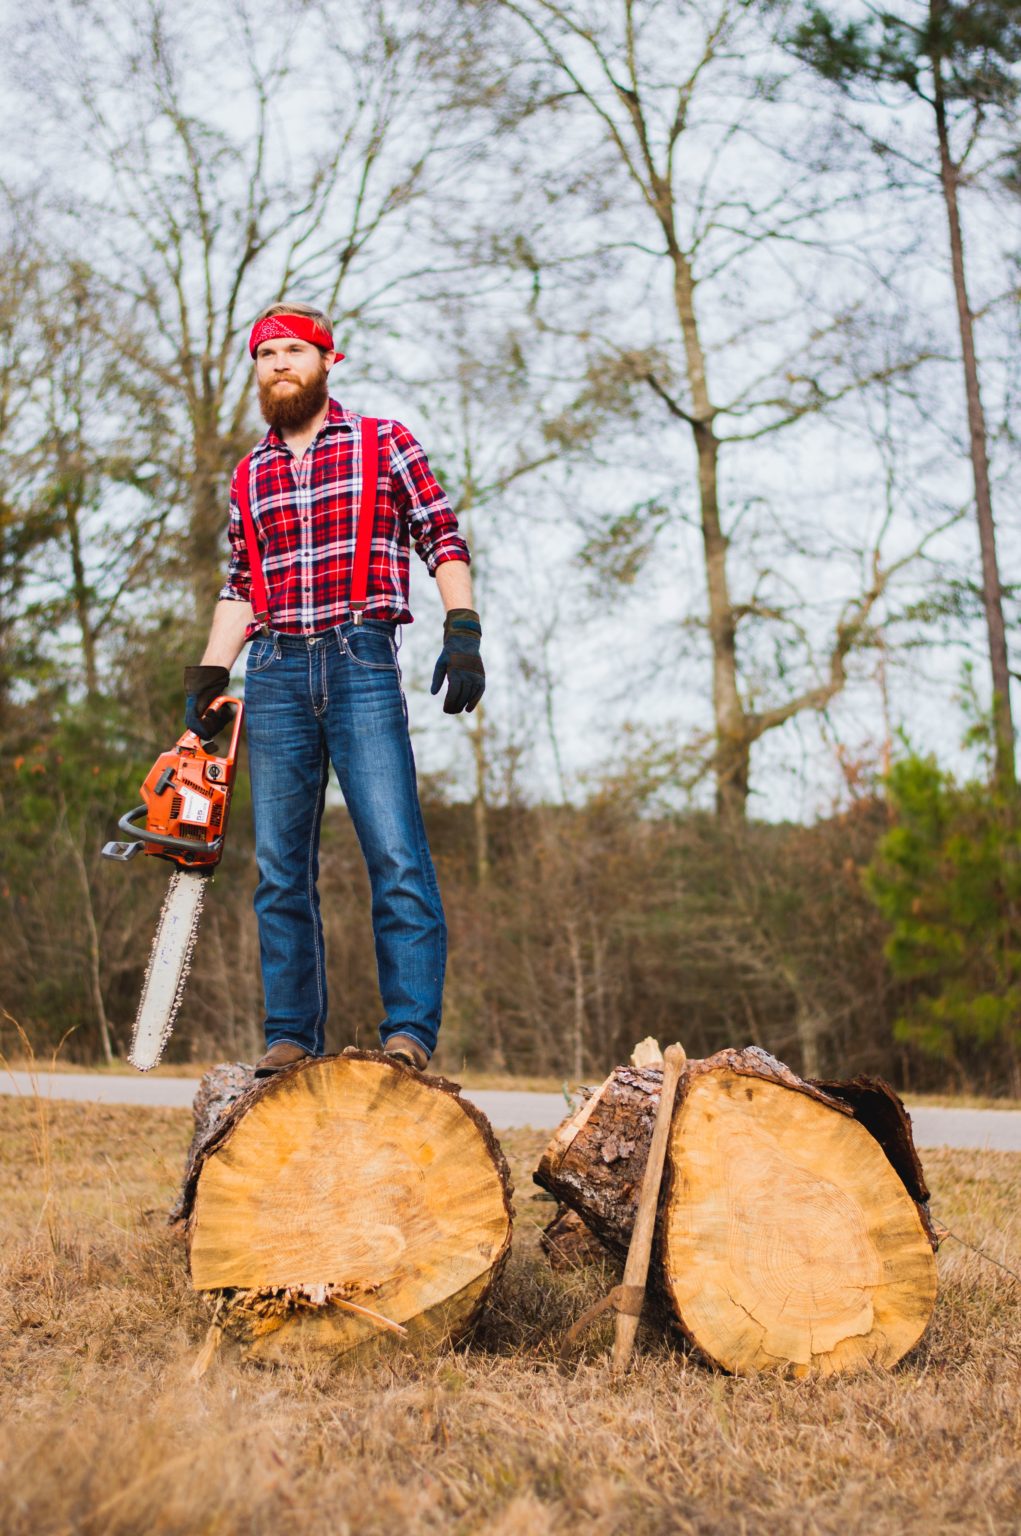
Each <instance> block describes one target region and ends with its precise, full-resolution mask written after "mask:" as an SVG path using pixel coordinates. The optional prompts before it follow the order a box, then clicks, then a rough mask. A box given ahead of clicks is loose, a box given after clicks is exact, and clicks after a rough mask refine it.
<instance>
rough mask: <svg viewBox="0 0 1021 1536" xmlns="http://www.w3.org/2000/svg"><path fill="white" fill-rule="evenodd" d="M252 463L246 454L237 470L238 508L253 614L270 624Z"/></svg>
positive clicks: (258, 622)
mask: <svg viewBox="0 0 1021 1536" xmlns="http://www.w3.org/2000/svg"><path fill="white" fill-rule="evenodd" d="M251 462H252V455H251V454H250V453H246V454H245V456H244V458H243V459H242V460H241V463H240V464H239V465H238V468H237V491H238V507H239V508H240V510H241V526H242V528H243V529H244V531H245V543H246V544H247V545H248V568H249V571H250V572H251V577H252V614H253V616H254V618H255V622H256V624H268V622H269V601H268V599H267V597H266V583H265V581H264V580H263V578H262V558H261V556H260V554H259V541H258V539H257V538H256V537H255V524H254V523H253V522H252V494H251V487H250V485H249V474H248V471H249V467H250V465H251Z"/></svg>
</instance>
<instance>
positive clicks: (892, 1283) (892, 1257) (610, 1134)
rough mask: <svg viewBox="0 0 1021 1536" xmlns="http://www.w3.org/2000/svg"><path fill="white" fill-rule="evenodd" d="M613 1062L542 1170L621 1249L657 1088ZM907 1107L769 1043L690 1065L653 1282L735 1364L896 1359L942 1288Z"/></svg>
mask: <svg viewBox="0 0 1021 1536" xmlns="http://www.w3.org/2000/svg"><path fill="white" fill-rule="evenodd" d="M660 1080H661V1074H660V1072H659V1071H658V1070H655V1069H651V1068H646V1069H634V1068H627V1067H622V1068H618V1069H617V1070H616V1071H615V1072H614V1073H612V1074H611V1076H610V1077H609V1078H608V1079H607V1080H606V1082H605V1083H604V1084H603V1085H602V1086H601V1088H600V1089H599V1090H598V1092H597V1093H596V1094H595V1095H594V1096H593V1098H592V1099H590V1100H589V1101H588V1103H586V1104H585V1106H584V1107H583V1109H582V1111H581V1112H580V1113H579V1114H578V1115H577V1116H576V1117H575V1119H574V1122H573V1124H572V1123H571V1122H568V1124H566V1125H565V1126H562V1127H561V1128H560V1130H559V1131H558V1132H557V1134H556V1135H555V1136H554V1138H553V1140H552V1141H551V1143H550V1145H549V1147H548V1148H547V1149H546V1152H545V1153H544V1154H543V1158H542V1160H541V1162H540V1164H539V1168H538V1171H537V1172H536V1175H535V1177H536V1181H537V1182H538V1183H539V1184H541V1185H543V1186H544V1187H545V1188H547V1189H549V1190H550V1191H551V1192H552V1193H553V1194H555V1195H556V1196H557V1198H558V1199H559V1200H561V1201H563V1202H564V1203H565V1204H566V1205H569V1206H570V1207H572V1208H573V1209H574V1210H576V1211H577V1212H578V1214H579V1215H580V1216H581V1217H582V1218H583V1219H584V1220H585V1222H586V1223H587V1224H588V1225H589V1226H590V1227H591V1228H592V1230H593V1231H595V1232H596V1233H597V1234H598V1235H599V1236H600V1237H601V1238H602V1240H603V1241H604V1242H606V1243H607V1244H608V1246H610V1247H611V1248H614V1249H615V1250H616V1251H618V1252H624V1251H625V1250H626V1247H627V1243H628V1239H629V1236H630V1232H631V1229H632V1226H633V1224H634V1219H635V1207H636V1201H637V1192H638V1188H639V1186H640V1182H641V1176H642V1170H643V1168H644V1164H645V1159H646V1156H647V1153H648V1147H649V1141H650V1137H651V1132H652V1123H653V1118H654V1114H655V1108H656V1104H657V1101H658V1096H659V1083H660ZM927 1199H928V1191H927V1189H926V1188H925V1183H924V1178H923V1176H922V1172H921V1166H920V1164H919V1162H918V1158H917V1154H916V1153H915V1151H914V1147H913V1145H912V1143H911V1134H910V1121H909V1120H908V1117H907V1115H906V1113H905V1112H904V1109H903V1106H902V1105H901V1104H900V1101H899V1100H898V1099H897V1097H896V1095H895V1094H893V1093H892V1091H891V1090H890V1089H889V1088H887V1086H886V1085H885V1084H883V1083H881V1082H879V1081H878V1080H866V1079H856V1080H855V1082H854V1083H853V1084H845V1085H842V1084H827V1085H826V1086H825V1089H824V1088H823V1087H822V1086H821V1085H815V1084H812V1083H807V1082H804V1081H802V1080H801V1079H800V1078H797V1077H795V1075H794V1074H793V1073H792V1072H790V1071H789V1070H788V1069H787V1068H786V1067H784V1066H783V1065H782V1064H781V1063H780V1062H777V1061H775V1060H774V1059H773V1058H772V1057H770V1056H768V1055H767V1054H766V1053H765V1052H764V1051H760V1050H758V1049H756V1048H749V1049H747V1050H743V1051H721V1052H719V1053H717V1055H715V1056H711V1057H709V1058H707V1059H706V1060H705V1061H695V1062H689V1063H688V1064H687V1066H686V1067H685V1069H684V1073H683V1076H682V1080H681V1083H680V1086H679V1088H678V1093H677V1103H676V1106H675V1110H674V1116H673V1122H672V1126H671V1132H670V1142H669V1149H668V1157H667V1171H666V1176H665V1179H664V1183H663V1189H662V1193H661V1199H660V1208H659V1221H658V1228H657V1241H656V1250H655V1255H654V1265H653V1270H652V1272H651V1275H650V1282H651V1281H652V1280H653V1279H654V1280H655V1282H656V1285H657V1288H658V1291H659V1295H660V1298H661V1300H662V1301H663V1302H664V1304H665V1305H666V1307H667V1308H668V1309H669V1311H672V1312H673V1314H674V1315H675V1316H676V1318H677V1319H678V1321H679V1323H680V1325H681V1327H682V1328H683V1330H684V1332H685V1333H686V1334H687V1336H688V1338H689V1339H690V1340H691V1341H692V1342H693V1343H695V1344H696V1345H697V1346H698V1347H699V1348H700V1349H701V1351H702V1352H703V1353H704V1354H705V1355H706V1356H707V1357H708V1358H709V1359H710V1360H712V1361H714V1362H715V1363H717V1364H719V1365H722V1366H724V1367H725V1368H726V1369H727V1370H730V1371H734V1372H749V1373H750V1372H756V1371H761V1370H767V1369H776V1368H782V1369H790V1370H793V1371H794V1372H795V1374H804V1373H806V1372H807V1371H809V1370H817V1371H820V1372H824V1373H826V1372H834V1371H842V1370H853V1369H857V1368H860V1367H862V1366H863V1365H865V1364H867V1363H869V1362H874V1363H876V1364H881V1365H887V1366H889V1365H893V1364H895V1363H896V1362H897V1361H898V1360H900V1359H901V1358H902V1357H903V1356H904V1355H905V1354H906V1353H907V1351H908V1350H909V1349H911V1348H912V1347H913V1346H914V1345H915V1344H916V1343H917V1342H918V1340H919V1339H920V1338H921V1335H922V1333H923V1332H924V1330H925V1327H926V1325H927V1323H928V1321H929V1318H930V1317H931V1314H932V1309H933V1305H934V1303H935V1296H936V1269H935V1262H934V1258H933V1247H934V1243H933V1239H932V1226H931V1223H930V1221H929V1217H928V1210H927V1204H926V1202H927Z"/></svg>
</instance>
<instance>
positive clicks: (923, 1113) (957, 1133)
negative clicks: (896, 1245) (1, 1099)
mask: <svg viewBox="0 0 1021 1536" xmlns="http://www.w3.org/2000/svg"><path fill="white" fill-rule="evenodd" d="M197 1082H198V1079H197V1078H194V1077H141V1076H139V1077H107V1076H105V1075H104V1074H101V1073H91V1072H40V1073H38V1074H37V1075H36V1076H34V1077H33V1076H31V1075H30V1074H29V1073H27V1072H12V1071H0V1093H7V1094H31V1093H32V1092H33V1085H34V1084H38V1088H39V1092H40V1093H45V1094H47V1095H48V1096H49V1097H50V1098H54V1099H78V1100H80V1101H85V1102H89V1103H93V1104H142V1105H149V1106H150V1107H161V1108H177V1109H179V1108H184V1109H187V1108H189V1107H190V1105H191V1101H192V1097H193V1095H194V1093H195V1088H196V1085H197ZM464 1096H465V1098H466V1099H470V1100H471V1102H472V1103H473V1104H477V1105H478V1107H479V1109H481V1110H482V1111H483V1113H484V1114H486V1115H487V1116H488V1117H489V1119H490V1120H491V1121H492V1123H493V1124H494V1125H495V1126H498V1127H500V1128H501V1129H510V1128H520V1127H523V1126H531V1127H533V1128H534V1129H535V1130H552V1129H553V1127H554V1126H557V1125H559V1124H560V1122H561V1120H562V1119H563V1118H564V1116H565V1114H566V1113H567V1102H566V1100H565V1098H564V1095H563V1094H562V1093H516V1092H510V1091H503V1090H501V1091H488V1090H483V1089H470V1090H466V1091H465V1095H464ZM911 1120H912V1124H913V1127H914V1133H915V1143H916V1145H917V1146H919V1147H959V1148H969V1147H975V1148H979V1149H987V1150H989V1151H994V1152H1021V1111H1018V1110H1008V1109H913V1110H912V1111H911Z"/></svg>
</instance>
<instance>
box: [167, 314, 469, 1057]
mask: <svg viewBox="0 0 1021 1536" xmlns="http://www.w3.org/2000/svg"><path fill="white" fill-rule="evenodd" d="M249 351H250V353H251V356H252V358H253V359H254V363H255V373H256V379H257V383H258V389H259V404H260V407H261V409H262V414H263V416H264V418H265V420H266V422H267V423H268V426H269V431H268V432H267V433H266V435H265V437H263V438H262V440H261V441H260V442H259V443H258V444H257V446H256V447H255V448H254V449H253V450H252V452H251V454H250V455H248V457H247V458H245V459H243V460H242V462H241V464H239V465H238V467H237V469H236V470H235V472H234V477H233V479H232V482H231V498H230V501H231V505H230V520H229V525H228V541H229V546H230V565H229V569H228V572H227V580H226V583H225V585H224V587H223V589H222V590H221V592H220V594H219V601H218V602H217V605H216V610H215V613H214V616H213V624H212V629H211V632H210V636H209V643H208V645H207V646H206V652H205V655H204V656H203V658H202V663H201V665H200V666H197V667H188V668H187V669H186V670H185V693H186V695H187V701H186V706H185V718H186V722H187V724H188V726H189V727H190V728H191V729H192V730H193V731H195V732H196V733H197V734H198V735H200V736H202V737H203V738H205V739H209V738H210V737H211V736H213V735H215V734H216V733H217V731H218V730H220V729H221V728H222V726H223V724H224V723H225V722H224V720H223V719H222V718H218V716H219V715H220V713H221V712H220V711H210V708H209V706H210V705H211V703H212V701H213V700H214V699H215V698H216V697H217V696H218V695H219V694H222V693H225V692H226V690H227V687H228V684H229V680H230V671H231V668H232V667H233V665H234V662H235V661H236V659H237V657H238V656H239V654H240V652H241V650H242V648H243V647H244V645H245V643H246V641H248V640H252V641H253V644H252V647H251V650H250V651H249V654H248V662H247V669H246V674H245V704H246V716H247V735H248V761H249V770H250V774H251V783H252V806H253V812H254V819H255V853H256V861H257V863H258V869H259V883H258V888H257V890H256V893H255V911H256V916H257V918H258V924H259V949H260V957H261V962H262V981H263V989H264V993H265V1003H266V1017H265V1033H266V1053H265V1055H264V1056H263V1057H262V1059H261V1060H260V1061H259V1062H258V1063H257V1066H256V1076H263V1077H265V1076H268V1075H270V1074H271V1073H273V1072H278V1071H280V1070H281V1068H283V1067H286V1066H289V1065H291V1063H292V1062H295V1061H299V1060H301V1059H302V1057H304V1056H319V1055H322V1053H323V1050H324V1047H325V1034H324V1031H325V1026H326V1018H327V994H326V968H325V955H324V950H323V927H322V919H321V916H320V910H319V893H318V888H317V880H318V873H319V831H320V825H321V822H322V815H323V803H324V797H325V793H326V782H327V777H328V774H329V766H330V763H331V762H332V764H333V766H334V768H335V770H336V773H337V777H338V779H339V780H340V787H341V790H342V792H343V795H344V799H345V802H346V804H347V808H348V811H349V813H350V815H351V820H352V822H353V823H354V828H355V832H356V833H357V836H358V841H359V843H360V845H361V850H362V854H363V856H364V858H365V863H366V867H367V869H368V873H369V880H370V884H371V887H372V929H373V936H374V939H375V947H376V966H377V972H378V977H379V989H380V993H381V995H382V999H383V1005H384V1008H385V1010H386V1016H385V1018H384V1019H383V1021H382V1023H381V1025H380V1027H379V1034H380V1040H381V1043H382V1046H383V1049H384V1050H385V1051H387V1052H388V1053H390V1054H391V1055H393V1056H396V1057H398V1058H399V1059H401V1060H403V1061H404V1062H405V1063H406V1064H407V1065H409V1066H413V1067H416V1068H417V1069H418V1070H420V1071H421V1070H422V1069H423V1068H425V1067H426V1066H427V1065H428V1063H429V1058H430V1056H431V1055H432V1052H433V1050H434V1049H435V1046H436V1036H437V1032H438V1030H439V1027H440V1011H441V1004H442V996H443V973H444V967H445V963H446V924H445V921H444V916H443V907H442V904H441V901H440V893H439V887H438V885H437V882H436V873H435V870H434V868H433V863H432V859H431V857H430V853H429V845H428V842H427V840H426V834H425V828H424V826H423V823H422V813H421V809H420V806H419V801H418V789H417V784H416V779H415V763H414V758H413V756H412V750H411V740H410V737H409V735H408V719H407V706H406V704H405V700H404V694H403V692H402V689H401V677H400V670H399V668H398V665H397V645H396V634H397V628H398V625H401V624H407V623H410V622H411V620H412V616H411V612H410V609H409V607H408V579H409V570H408V567H409V548H410V545H411V543H412V542H414V545H415V548H416V550H417V552H418V554H419V555H420V556H421V558H422V559H423V560H424V561H425V563H426V566H427V567H428V570H429V573H430V575H432V576H433V577H435V579H436V584H437V586H438V588H439V592H440V596H441V598H442V600H443V604H444V608H445V610H446V621H445V624H444V631H443V649H442V651H441V652H440V656H439V659H438V661H437V663H436V667H435V670H434V673H433V681H432V690H431V691H432V693H433V694H437V693H439V691H440V689H441V687H442V686H443V682H444V680H446V683H447V692H446V696H445V698H444V703H443V708H444V711H445V712H446V713H447V714H458V713H460V711H461V710H463V709H467V710H469V711H470V710H472V709H474V708H475V706H476V704H477V703H478V701H479V699H480V698H481V697H482V693H483V690H484V688H485V671H484V669H483V665H482V661H481V658H480V656H479V644H480V640H481V636H482V628H481V625H480V623H479V616H478V614H477V613H476V612H475V610H474V609H473V607H472V588H471V576H470V574H469V569H468V567H469V559H470V557H469V553H468V547H467V545H466V544H465V542H464V540H463V538H462V537H461V535H460V534H459V532H458V528H457V519H456V517H455V515H454V513H453V511H452V509H451V506H450V503H449V501H448V500H447V497H446V496H445V494H444V492H443V491H442V489H441V488H440V486H439V485H438V484H437V482H436V480H435V478H434V477H433V474H432V472H431V470H430V468H429V464H428V461H427V459H426V456H425V453H424V451H423V449H422V447H421V445H420V444H419V443H418V442H417V441H416V440H415V438H414V437H413V436H412V434H411V433H410V432H409V431H408V429H407V427H405V426H402V425H401V423H400V422H397V421H389V420H380V421H373V420H370V419H368V418H363V417H361V416H359V415H357V414H355V412H353V411H350V410H347V409H346V408H345V407H344V406H342V405H340V404H339V403H338V402H337V401H336V400H333V399H331V398H330V395H329V393H328V389H327V375H328V373H329V370H330V368H331V367H332V366H333V364H334V363H335V362H336V361H338V360H339V358H340V357H342V356H343V354H342V353H339V352H337V350H336V349H335V347H334V344H333V336H332V327H331V324H330V321H329V319H328V318H327V317H326V316H325V315H324V314H322V313H321V312H320V311H318V310H315V309H312V308H311V307H310V306H308V305H305V304H298V303H283V304H273V305H271V306H270V307H269V308H268V309H266V310H264V311H263V313H262V314H261V315H260V316H259V317H258V319H257V320H256V323H255V325H254V326H253V328H252V332H251V336H250V338H249ZM373 484H374V486H375V489H374V491H373ZM359 534H360V535H361V537H359ZM362 588H364V590H362ZM253 605H254V606H253Z"/></svg>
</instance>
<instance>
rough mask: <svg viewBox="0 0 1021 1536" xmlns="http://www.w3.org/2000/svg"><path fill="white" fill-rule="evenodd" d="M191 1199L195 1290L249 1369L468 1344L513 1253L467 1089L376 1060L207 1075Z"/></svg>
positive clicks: (184, 1197)
mask: <svg viewBox="0 0 1021 1536" xmlns="http://www.w3.org/2000/svg"><path fill="white" fill-rule="evenodd" d="M195 1119H196V1135H195V1140H194V1141H193V1144H192V1150H191V1153H190V1154H189V1160H188V1167H187V1169H186V1173H185V1180H184V1188H183V1190H182V1194H181V1198H180V1200H179V1202H178V1205H177V1207H176V1208H175V1211H174V1213H173V1217H174V1219H178V1220H183V1222H184V1224H185V1226H184V1231H185V1234H186V1239H187V1244H188V1255H189V1265H190V1270H191V1278H192V1285H193V1287H194V1289H195V1290H197V1291H201V1292H203V1293H204V1294H205V1295H206V1297H207V1298H208V1299H209V1300H210V1302H211V1304H212V1306H213V1310H214V1321H215V1323H216V1324H217V1325H218V1326H219V1327H220V1328H221V1329H223V1330H224V1331H226V1332H227V1333H229V1334H231V1335H232V1336H234V1337H236V1338H238V1339H239V1340H240V1341H241V1342H242V1343H243V1344H244V1345H245V1346H246V1352H247V1356H248V1357H249V1358H254V1359H262V1360H284V1359H287V1358H290V1357H293V1355H294V1354H295V1353H296V1352H304V1351H306V1350H313V1351H317V1352H321V1353H325V1354H332V1355H339V1354H346V1353H348V1352H350V1351H352V1350H359V1351H360V1352H364V1351H366V1350H371V1349H374V1348H377V1347H379V1346H380V1345H381V1344H382V1343H384V1342H386V1341H391V1342H392V1340H393V1338H394V1336H395V1334H396V1335H398V1336H400V1337H402V1338H404V1339H405V1340H406V1343H407V1344H408V1345H411V1346H414V1347H421V1348H426V1349H433V1348H436V1347H439V1346H440V1345H442V1344H443V1343H444V1342H447V1341H450V1340H454V1339H456V1338H459V1337H461V1336H462V1335H463V1334H464V1333H465V1332H466V1331H467V1330H468V1329H469V1328H470V1327H471V1325H472V1323H473V1322H474V1321H475V1319H476V1317H477V1316H478V1314H479V1312H480V1311H481V1309H482V1307H483V1306H484V1304H485V1300H486V1297H487V1295H488V1294H489V1291H490V1289H491V1287H492V1284H493V1281H494V1280H495V1278H496V1276H497V1275H498V1274H499V1271H500V1269H501V1268H502V1266H503V1263H504V1262H505V1260H506V1257H507V1254H508V1252H509V1249H510V1239H511V1205H510V1195H511V1186H510V1177H509V1172H508V1168H507V1164H506V1161H505V1160H504V1157H503V1154H502V1152H501V1151H500V1148H499V1145H498V1143H497V1142H496V1140H495V1138H494V1136H493V1133H492V1131H491V1129H490V1127H489V1123H488V1121H487V1120H486V1119H485V1116H484V1115H482V1114H481V1113H480V1111H479V1110H477V1109H475V1107H474V1106H473V1105H471V1104H469V1103H467V1102H466V1101H465V1100H463V1099H462V1098H461V1097H460V1090H459V1088H458V1086H457V1084H456V1083H449V1082H447V1081H445V1080H444V1079H443V1078H438V1077H426V1076H421V1075H420V1074H418V1073H416V1072H413V1071H412V1070H411V1069H410V1068H407V1067H404V1066H401V1065H400V1064H399V1063H397V1062H394V1061H393V1060H391V1059H390V1058H388V1057H385V1056H383V1055H382V1054H381V1053H380V1052H376V1051H354V1050H348V1051H345V1052H344V1053H343V1055H341V1056H332V1057H324V1058H319V1059H308V1060H306V1061H302V1062H299V1063H298V1064H297V1066H295V1067H292V1068H290V1069H289V1070H288V1071H286V1072H282V1073H278V1074H277V1075H276V1076H275V1077H272V1078H267V1079H259V1080H256V1079H253V1077H252V1071H251V1068H249V1067H242V1066H240V1065H239V1064H234V1065H228V1066H222V1067H219V1068H216V1069H214V1072H213V1073H210V1074H207V1076H206V1078H205V1079H203V1083H202V1085H201V1087H200V1089H199V1092H198V1094H197V1096H196V1103H195Z"/></svg>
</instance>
